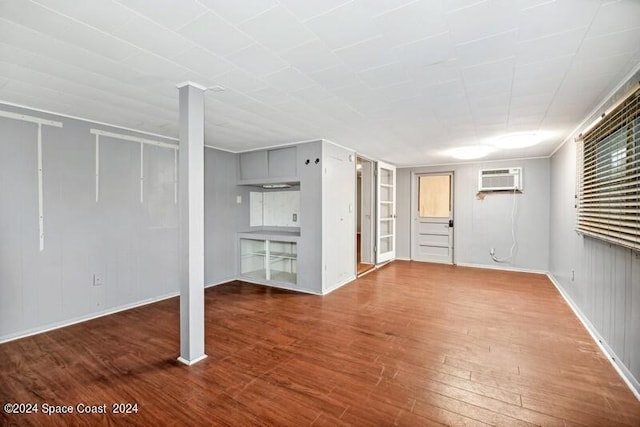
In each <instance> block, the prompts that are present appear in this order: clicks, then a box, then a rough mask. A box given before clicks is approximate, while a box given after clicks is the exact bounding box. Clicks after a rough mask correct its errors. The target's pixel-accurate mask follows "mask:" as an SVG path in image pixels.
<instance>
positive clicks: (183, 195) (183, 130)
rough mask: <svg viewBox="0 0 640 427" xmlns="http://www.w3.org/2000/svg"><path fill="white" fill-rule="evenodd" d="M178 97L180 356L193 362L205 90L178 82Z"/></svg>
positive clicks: (200, 297) (200, 334)
mask: <svg viewBox="0 0 640 427" xmlns="http://www.w3.org/2000/svg"><path fill="white" fill-rule="evenodd" d="M178 90H179V97H180V156H179V187H180V192H179V193H180V206H179V208H180V357H179V358H178V360H179V361H180V362H182V363H184V364H185V365H193V364H194V363H197V362H199V361H201V360H202V359H204V358H205V357H207V355H206V354H204V92H205V90H206V88H204V87H202V86H199V85H197V84H195V83H191V82H185V83H182V84H180V85H178Z"/></svg>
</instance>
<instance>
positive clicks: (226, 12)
mask: <svg viewBox="0 0 640 427" xmlns="http://www.w3.org/2000/svg"><path fill="white" fill-rule="evenodd" d="M198 1H199V2H200V3H202V4H203V5H204V6H206V7H207V8H209V9H211V10H213V11H214V12H215V13H216V14H218V15H220V16H221V17H223V18H224V19H226V20H227V21H229V22H231V23H232V24H239V23H241V22H242V21H245V20H247V19H250V18H252V17H254V16H256V15H259V14H260V13H262V12H264V11H266V10H268V9H271V8H272V7H274V6H276V5H277V4H278V1H277V0H242V1H235V0H198Z"/></svg>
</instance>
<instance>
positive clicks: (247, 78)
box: [215, 67, 267, 92]
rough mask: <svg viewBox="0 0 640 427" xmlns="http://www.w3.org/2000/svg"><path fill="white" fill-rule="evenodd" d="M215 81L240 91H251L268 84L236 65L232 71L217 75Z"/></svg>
mask: <svg viewBox="0 0 640 427" xmlns="http://www.w3.org/2000/svg"><path fill="white" fill-rule="evenodd" d="M215 81H216V84H218V85H221V86H223V87H225V88H231V89H233V90H236V91H238V92H251V91H253V90H257V89H262V88H264V87H266V86H267V84H266V83H265V82H264V81H263V80H260V79H257V78H256V77H254V76H252V75H250V74H249V73H247V72H246V71H243V70H241V69H239V68H235V67H234V69H233V70H231V71H228V72H226V73H224V74H221V75H219V76H216V77H215Z"/></svg>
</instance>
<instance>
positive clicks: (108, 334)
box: [0, 261, 640, 426]
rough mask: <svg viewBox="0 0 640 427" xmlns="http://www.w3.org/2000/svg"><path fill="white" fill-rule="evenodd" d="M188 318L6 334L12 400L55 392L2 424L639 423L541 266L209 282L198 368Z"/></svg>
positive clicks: (4, 357)
mask: <svg viewBox="0 0 640 427" xmlns="http://www.w3.org/2000/svg"><path fill="white" fill-rule="evenodd" d="M178 322H179V304H178V299H177V298H173V299H170V300H166V301H162V302H159V303H156V304H152V305H148V306H144V307H140V308H137V309H133V310H129V311H126V312H122V313H118V314H115V315H111V316H107V317H103V318H100V319H96V320H92V321H89V322H85V323H81V324H77V325H74V326H70V327H66V328H63V329H59V330H56V331H52V332H48V333H44V334H40V335H37V336H33V337H29V338H25V339H21V340H17V341H13V342H9V343H5V344H2V345H0V401H2V404H3V405H4V404H5V403H6V402H21V403H38V404H39V405H40V413H38V414H31V415H7V414H6V413H4V411H1V410H0V414H1V415H0V424H1V425H96V424H105V425H106V424H109V425H113V424H129V425H234V426H235V425H295V426H300V425H313V426H337V425H349V424H352V425H376V426H381V425H394V424H395V425H407V426H417V425H440V424H446V425H472V426H481V425H503V426H530V425H544V426H577V425H587V426H639V425H640V402H638V401H637V400H636V399H635V397H634V396H633V394H632V393H631V392H630V391H629V390H628V389H627V387H626V386H625V385H624V383H623V382H622V380H621V379H620V378H619V377H618V375H617V374H616V373H615V371H614V369H613V368H612V367H611V365H610V364H609V362H608V361H607V360H606V359H605V357H604V356H603V355H602V354H601V353H600V352H599V350H598V348H597V347H596V345H595V344H594V343H593V341H592V340H591V338H590V337H589V335H588V334H587V332H586V331H585V330H584V328H583V327H582V325H581V324H580V323H579V321H578V319H577V318H576V317H575V316H574V315H573V313H572V312H571V310H570V309H569V307H568V306H567V305H566V304H565V303H564V301H563V300H562V298H561V297H560V295H559V294H558V292H557V291H556V290H555V288H554V287H553V285H552V284H551V283H549V281H548V279H547V278H546V277H544V276H542V275H534V274H524V273H513V272H500V271H492V270H481V269H473V268H463V267H453V266H446V265H434V264H422V263H413V262H402V261H398V262H393V263H391V264H389V265H387V266H385V267H383V268H381V269H379V270H377V271H374V272H372V273H370V274H367V275H366V276H363V277H362V278H360V279H358V280H357V281H355V282H353V283H351V284H349V285H347V286H344V287H343V288H340V289H338V290H337V291H335V292H334V293H332V294H330V295H328V296H325V297H319V296H313V295H302V294H296V293H293V292H286V291H281V290H276V289H270V288H265V287H261V286H255V285H250V284H246V283H242V282H233V283H229V284H226V285H221V286H218V287H215V288H210V289H208V290H207V291H206V333H207V336H206V338H207V341H206V350H207V354H208V356H209V357H208V358H207V359H205V360H204V361H202V362H200V363H198V364H196V365H194V366H191V367H186V366H183V365H181V364H179V363H178V362H177V361H176V358H177V357H178V348H179V338H178V327H179V325H178ZM44 403H47V404H49V405H71V406H73V407H74V413H73V414H53V415H44V414H42V410H41V408H42V405H43V404H44ZM79 403H84V404H87V405H102V404H107V411H108V412H110V411H111V409H112V406H111V405H112V404H114V403H137V408H138V412H137V413H133V414H111V413H108V414H97V415H87V414H78V413H77V410H76V409H77V407H76V405H77V404H79Z"/></svg>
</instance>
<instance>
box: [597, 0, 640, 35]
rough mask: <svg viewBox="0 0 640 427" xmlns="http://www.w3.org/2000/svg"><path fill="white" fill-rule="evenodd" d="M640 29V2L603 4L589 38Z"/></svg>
mask: <svg viewBox="0 0 640 427" xmlns="http://www.w3.org/2000/svg"><path fill="white" fill-rule="evenodd" d="M637 27H640V2H638V1H633V0H622V1H614V2H609V3H605V4H603V5H602V6H601V7H600V9H598V13H597V14H596V16H595V18H594V19H593V22H592V23H591V27H590V28H589V32H588V33H587V37H595V36H601V35H605V34H608V33H617V32H620V31H624V30H630V29H633V28H637Z"/></svg>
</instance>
